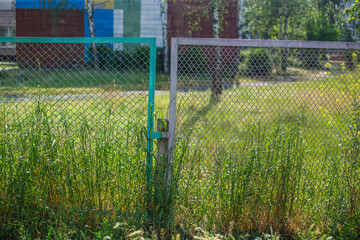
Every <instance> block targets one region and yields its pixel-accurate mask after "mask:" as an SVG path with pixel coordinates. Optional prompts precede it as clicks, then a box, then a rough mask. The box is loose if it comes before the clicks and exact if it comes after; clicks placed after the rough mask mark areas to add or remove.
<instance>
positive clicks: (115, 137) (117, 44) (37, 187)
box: [0, 38, 156, 224]
mask: <svg viewBox="0 0 360 240" xmlns="http://www.w3.org/2000/svg"><path fill="white" fill-rule="evenodd" d="M0 42H2V43H9V42H11V44H16V55H15V56H3V58H2V60H1V62H0V116H1V117H0V119H1V120H0V128H1V130H0V131H1V132H0V136H1V139H0V146H1V150H0V152H1V153H0V155H1V156H2V157H1V161H0V163H1V170H0V179H1V181H0V185H1V190H0V191H1V193H0V195H1V198H2V201H4V203H5V204H4V205H3V207H2V208H3V209H2V211H1V212H2V213H4V212H8V213H9V214H10V213H11V212H12V211H14V210H15V209H12V208H6V207H5V206H7V205H8V204H10V203H17V204H16V205H17V206H18V207H19V208H20V209H17V210H16V212H15V213H14V214H17V215H21V214H22V213H24V212H26V211H28V209H32V208H33V207H34V206H48V207H50V208H52V209H54V211H55V209H56V212H57V213H58V212H59V211H60V212H62V213H64V214H65V212H67V213H69V211H70V212H71V211H73V210H74V209H75V210H74V211H75V212H77V211H80V212H81V211H90V212H91V211H95V209H96V211H100V212H103V213H107V212H108V211H110V210H114V209H116V210H118V214H120V215H119V216H120V219H123V221H131V220H134V219H136V220H135V223H136V221H139V219H140V218H142V216H143V212H144V208H145V202H146V201H145V193H146V189H145V186H146V181H147V180H146V178H147V175H146V172H147V171H148V174H149V173H151V168H149V166H151V154H150V152H151V151H152V141H151V139H150V137H149V136H150V132H151V130H152V117H151V113H150V112H152V111H151V109H152V107H153V101H154V87H153V86H154V84H155V83H154V81H155V79H154V78H155V61H154V60H155V58H154V56H155V55H154V54H153V53H155V49H156V45H155V39H135V38H134V39H119V38H108V39H106V38H77V39H70V38H69V39H67V38H32V39H28V38H10V39H9V38H0ZM150 52H151V54H152V57H150V55H151V54H150ZM146 159H148V160H147V161H146ZM146 163H148V164H146ZM146 168H148V169H146ZM10 205H12V204H10ZM71 209H72V210H71ZM22 210H23V211H24V212H22ZM114 211H115V210H114ZM94 213H95V212H94ZM80 215H81V214H80ZM90 216H91V214H90ZM94 216H95V215H94ZM114 216H115V215H114ZM116 216H117V215H116ZM18 217H19V216H18ZM19 218H21V217H19ZM139 222H140V221H139ZM137 224H140V223H137Z"/></svg>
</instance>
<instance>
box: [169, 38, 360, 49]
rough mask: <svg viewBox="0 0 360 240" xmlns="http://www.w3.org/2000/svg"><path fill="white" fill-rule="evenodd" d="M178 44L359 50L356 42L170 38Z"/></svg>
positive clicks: (359, 44)
mask: <svg viewBox="0 0 360 240" xmlns="http://www.w3.org/2000/svg"><path fill="white" fill-rule="evenodd" d="M172 41H176V42H177V43H178V44H179V45H198V46H219V47H221V46H229V47H274V48H281V47H283V48H318V49H354V50H360V43H357V42H325V41H323V42H322V41H321V42H320V41H293V40H286V41H285V40H260V39H222V38H218V39H215V38H172Z"/></svg>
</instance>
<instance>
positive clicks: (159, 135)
mask: <svg viewBox="0 0 360 240" xmlns="http://www.w3.org/2000/svg"><path fill="white" fill-rule="evenodd" d="M151 138H152V139H161V138H166V139H167V138H169V133H168V132H152V133H151Z"/></svg>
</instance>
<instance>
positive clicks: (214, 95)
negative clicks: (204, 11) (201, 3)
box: [210, 0, 223, 100]
mask: <svg viewBox="0 0 360 240" xmlns="http://www.w3.org/2000/svg"><path fill="white" fill-rule="evenodd" d="M210 11H211V25H212V37H213V38H220V16H219V3H218V0H214V1H213V2H212V3H211V4H210ZM213 68H214V70H213V74H212V75H213V76H212V82H211V99H213V100H219V99H220V97H221V95H222V92H223V86H222V79H221V72H220V70H221V47H215V48H214V67H213Z"/></svg>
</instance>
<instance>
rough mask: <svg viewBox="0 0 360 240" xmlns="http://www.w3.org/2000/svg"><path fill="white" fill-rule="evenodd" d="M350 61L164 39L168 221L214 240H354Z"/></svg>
mask: <svg viewBox="0 0 360 240" xmlns="http://www.w3.org/2000/svg"><path fill="white" fill-rule="evenodd" d="M359 50H360V46H359V45H358V44H357V43H331V42H301V41H262V40H221V39H217V40H214V39H172V75H171V96H170V104H171V106H170V141H169V142H170V149H172V148H174V145H173V143H174V142H176V144H177V145H176V148H177V150H176V152H175V157H174V166H173V167H174V171H175V175H176V176H175V177H174V178H175V180H174V182H175V183H176V184H174V188H176V191H178V192H179V193H181V194H180V195H178V198H177V202H176V206H175V209H174V211H175V213H176V214H175V215H176V216H179V218H186V219H188V221H189V222H192V223H194V224H195V225H196V226H203V227H204V228H205V229H211V230H213V231H215V232H234V231H235V232H236V231H237V232H238V233H239V232H252V231H258V232H269V229H270V228H271V227H272V228H273V229H277V230H278V231H280V232H281V233H282V234H285V235H286V234H289V235H293V236H294V235H296V234H297V233H298V232H299V231H305V230H307V229H309V228H310V226H311V224H315V225H316V226H317V227H318V228H319V229H322V230H324V229H326V230H329V231H330V232H332V233H334V234H336V233H339V232H342V233H344V232H346V234H349V235H348V236H350V235H351V234H353V235H352V236H357V235H356V234H357V233H358V227H359V223H360V219H359V215H358V212H359V210H360V209H359V203H360V192H359V191H360V189H359V187H358V185H359V180H360V177H359V176H360V163H359V140H360V122H359V120H360V118H359V116H360V114H359V112H360V108H359V106H360V105H359V104H360V74H359V73H360V55H359V54H360V51H359ZM175 126H176V128H175ZM175 133H176V139H175ZM172 150H173V149H172ZM179 156H181V159H180V157H179ZM179 165H181V169H179V168H178V166H179ZM344 236H345V235H344Z"/></svg>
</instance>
